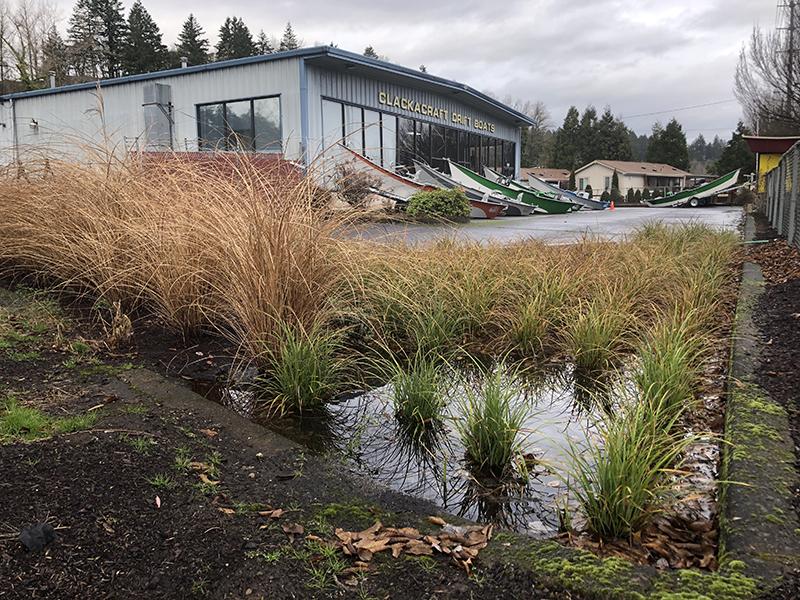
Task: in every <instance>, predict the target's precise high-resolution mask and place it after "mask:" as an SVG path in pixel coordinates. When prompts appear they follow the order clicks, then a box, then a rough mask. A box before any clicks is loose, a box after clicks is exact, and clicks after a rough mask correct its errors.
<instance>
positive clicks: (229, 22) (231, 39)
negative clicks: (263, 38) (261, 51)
mask: <svg viewBox="0 0 800 600" xmlns="http://www.w3.org/2000/svg"><path fill="white" fill-rule="evenodd" d="M257 52H258V50H257V48H256V45H255V44H254V43H253V36H252V35H250V30H249V29H248V28H247V25H245V24H244V21H243V20H242V19H240V18H238V17H228V18H227V19H225V22H224V23H223V24H222V27H220V30H219V41H218V42H217V60H228V59H230V58H243V57H245V56H254V55H255V54H256V53H257Z"/></svg>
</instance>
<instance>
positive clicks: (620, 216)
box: [352, 206, 742, 244]
mask: <svg viewBox="0 0 800 600" xmlns="http://www.w3.org/2000/svg"><path fill="white" fill-rule="evenodd" d="M741 218H742V208H741V207H740V206H711V207H703V208H649V207H641V208H640V207H635V208H628V207H624V208H617V209H615V210H600V211H580V212H577V213H570V214H567V215H532V216H529V217H500V218H498V219H494V220H485V219H473V220H471V221H470V222H468V223H464V224H457V225H428V224H408V223H381V224H370V225H362V226H360V227H358V228H357V229H356V230H355V231H354V232H352V233H353V236H354V237H357V238H360V239H365V240H372V241H378V242H398V241H405V242H408V243H424V242H429V241H434V240H438V239H442V238H447V237H452V238H456V239H462V240H472V241H476V242H481V243H488V242H500V243H511V242H517V241H522V240H527V239H531V238H533V239H537V240H542V241H544V242H547V243H551V244H569V243H571V242H574V241H576V240H579V239H581V238H583V237H586V236H589V237H595V238H602V239H607V240H614V241H619V240H623V239H625V237H626V236H629V235H630V234H632V233H634V232H635V231H636V230H637V229H638V228H639V227H641V226H642V225H644V224H645V223H647V222H651V221H662V222H663V223H666V224H680V223H691V222H697V223H704V224H706V225H708V226H710V227H714V228H717V229H722V230H725V229H727V230H731V231H735V230H736V228H737V226H738V225H739V222H740V221H741Z"/></svg>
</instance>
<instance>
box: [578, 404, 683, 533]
mask: <svg viewBox="0 0 800 600" xmlns="http://www.w3.org/2000/svg"><path fill="white" fill-rule="evenodd" d="M666 406H667V404H666V401H665V400H664V399H663V398H652V397H651V398H650V399H646V398H645V397H643V396H638V395H629V396H628V397H625V398H624V400H623V401H622V402H621V404H620V407H619V409H618V410H617V411H616V413H615V415H606V417H605V418H604V419H603V420H602V421H601V422H599V423H598V424H597V425H598V429H599V430H600V434H599V438H600V439H599V440H598V439H591V438H589V440H588V441H587V445H586V446H580V447H579V446H577V445H575V444H573V445H571V447H570V459H571V460H570V466H569V468H568V469H567V479H566V481H568V482H569V484H570V486H571V492H572V494H573V495H574V496H575V498H576V499H577V501H578V504H579V506H580V509H581V511H582V513H583V514H584V516H585V517H586V519H587V522H588V526H589V529H590V530H591V531H592V532H593V533H595V534H596V535H598V536H599V537H601V538H602V539H605V540H612V539H622V538H626V537H629V536H630V535H631V534H633V533H635V532H636V531H639V530H641V528H642V527H643V526H644V525H645V523H646V522H647V520H648V519H649V518H650V516H651V515H652V514H653V512H654V511H655V510H656V509H657V508H658V506H659V503H660V501H661V500H662V499H663V497H664V495H665V493H666V492H667V491H668V490H669V488H670V485H669V481H668V477H667V473H668V472H669V470H670V468H671V467H672V466H673V465H674V463H675V460H676V459H677V457H678V456H679V455H680V453H681V452H682V451H683V450H684V449H685V448H686V447H687V446H688V445H689V444H690V443H691V441H692V438H691V437H688V436H685V435H683V434H682V433H680V432H674V427H673V426H674V424H675V422H676V420H677V419H678V418H679V417H680V414H681V413H675V412H674V411H667V409H666V408H665V407H666Z"/></svg>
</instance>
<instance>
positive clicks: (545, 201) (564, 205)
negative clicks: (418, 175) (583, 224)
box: [448, 161, 572, 214]
mask: <svg viewBox="0 0 800 600" xmlns="http://www.w3.org/2000/svg"><path fill="white" fill-rule="evenodd" d="M448 164H449V165H450V177H451V178H452V179H453V181H455V182H456V183H458V184H460V185H463V186H464V187H471V188H473V189H477V190H480V191H483V192H488V193H492V192H500V193H501V194H503V195H504V196H506V197H507V198H510V199H512V200H516V201H518V202H524V203H525V204H530V205H532V206H534V207H535V209H534V210H535V211H536V212H541V213H546V214H566V213H569V212H572V204H570V203H568V202H561V201H559V200H551V199H549V198H545V197H543V196H541V195H540V194H537V193H535V192H533V191H525V190H515V189H513V188H510V187H508V186H505V185H503V184H500V183H497V182H495V181H492V180H490V179H487V178H486V177H483V176H482V175H479V174H478V173H476V172H475V171H472V170H470V169H467V168H466V167H462V166H461V165H457V164H455V163H454V162H452V161H448Z"/></svg>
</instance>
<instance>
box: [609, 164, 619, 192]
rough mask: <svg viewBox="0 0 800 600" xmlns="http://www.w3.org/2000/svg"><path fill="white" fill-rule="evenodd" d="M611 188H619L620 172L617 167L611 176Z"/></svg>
mask: <svg viewBox="0 0 800 600" xmlns="http://www.w3.org/2000/svg"><path fill="white" fill-rule="evenodd" d="M611 189H612V190H613V189H617V190H618V189H619V174H618V173H617V170H616V169H614V174H613V175H612V176H611Z"/></svg>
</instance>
